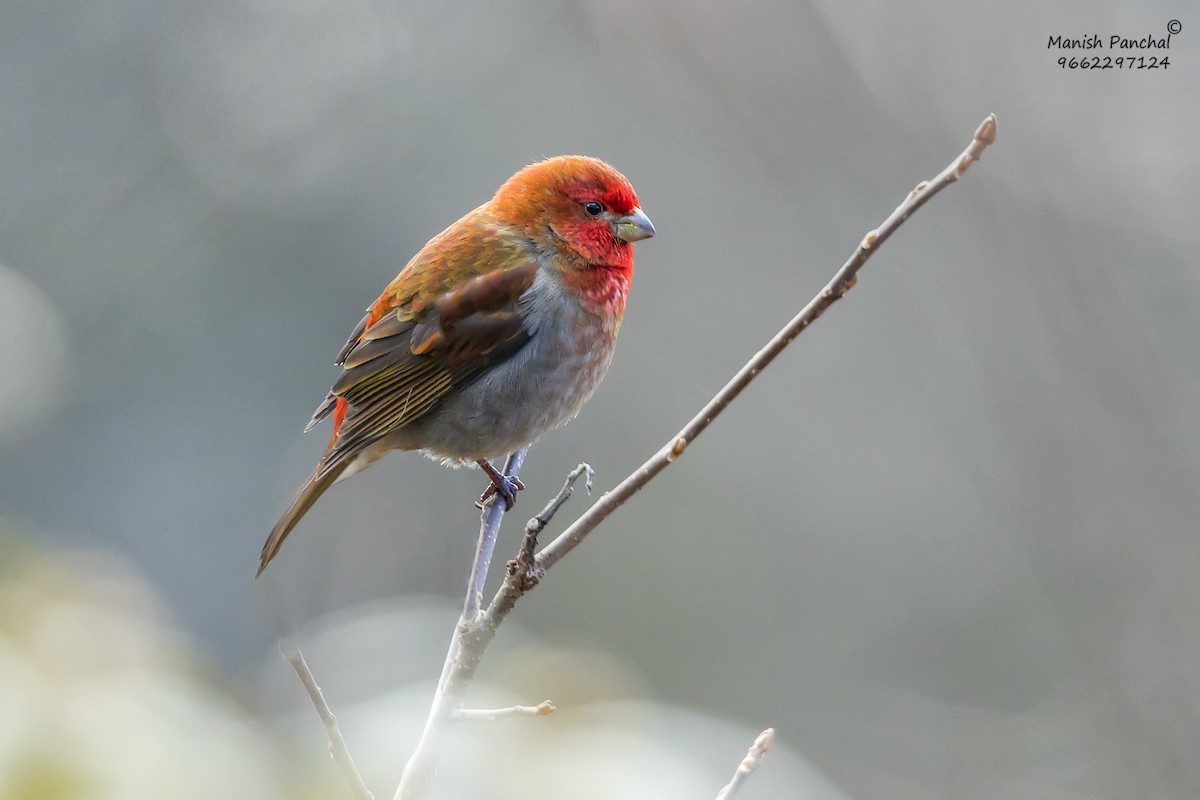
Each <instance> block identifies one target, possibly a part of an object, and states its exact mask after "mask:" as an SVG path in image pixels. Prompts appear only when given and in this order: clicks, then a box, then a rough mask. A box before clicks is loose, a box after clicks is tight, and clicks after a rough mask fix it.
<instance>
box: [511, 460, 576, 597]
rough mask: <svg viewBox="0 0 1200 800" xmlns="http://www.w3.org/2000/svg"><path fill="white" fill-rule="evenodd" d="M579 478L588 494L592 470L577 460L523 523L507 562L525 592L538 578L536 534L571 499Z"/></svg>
mask: <svg viewBox="0 0 1200 800" xmlns="http://www.w3.org/2000/svg"><path fill="white" fill-rule="evenodd" d="M581 477H583V478H584V481H583V486H584V488H585V489H587V493H588V494H589V495H590V494H591V493H592V480H593V479H594V478H595V477H596V471H595V470H594V469H592V468H591V466H590V465H589V464H587V463H581V464H580V465H579V466H577V467H576V468H575V469H573V470H571V471H570V472H568V473H567V479H566V480H565V481H564V482H563V485H562V488H561V489H559V490H558V494H556V495H554V497H553V498H551V500H550V502H549V503H547V504H546V507H545V508H543V509H542V512H541V513H540V514H538V515H537V516H536V517H534V518H533V519H531V520H529V522H526V523H525V536H524V537H523V538H522V539H521V549H520V550H518V551H517V557H516V558H514V559H513V560H512V561H509V562H508V575H509V577H510V578H516V579H518V580H520V581H522V582H523V583H524V585H525V591H529V590H530V589H532V588H533V587H534V586H535V585H536V584H537V582H538V581H539V580H541V577H542V570H541V569H540V568H539V567H538V565H537V555H536V554H537V546H538V535H539V534H540V533H541V532H542V531H543V530H545V528H546V526H547V525H549V524H550V520H552V519H554V515H555V514H557V513H558V509H560V508H562V505H563V503H565V502H567V501H568V500H570V499H571V495H572V494H574V493H575V482H576V481H578V480H579V479H580V478H581Z"/></svg>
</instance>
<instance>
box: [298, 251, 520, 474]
mask: <svg viewBox="0 0 1200 800" xmlns="http://www.w3.org/2000/svg"><path fill="white" fill-rule="evenodd" d="M537 270H538V266H537V262H536V261H526V262H525V263H523V264H521V265H520V266H516V267H514V268H512V269H511V270H506V271H505V272H504V273H503V274H500V275H497V274H495V273H489V274H487V275H483V276H479V277H477V278H475V279H473V280H471V281H468V282H466V283H465V284H463V285H462V286H460V287H458V288H457V289H455V290H453V291H451V292H448V293H446V294H444V295H442V296H441V297H439V298H438V299H437V300H436V301H434V302H432V303H429V304H427V305H426V307H425V311H424V313H423V314H421V315H420V318H419V319H416V320H412V319H410V320H404V319H403V318H402V317H401V315H399V314H389V315H387V316H385V317H383V318H382V319H381V320H380V321H379V322H377V323H375V324H373V325H370V326H368V327H367V329H366V330H365V331H364V333H363V334H362V335H361V336H360V341H359V342H358V343H357V344H356V345H355V346H354V347H352V348H350V350H349V351H348V352H347V353H346V356H345V358H344V359H343V362H342V366H343V368H344V369H345V372H343V373H342V375H341V377H340V378H338V380H337V382H336V383H335V384H334V386H333V389H332V391H331V393H330V394H331V395H332V396H333V397H335V398H339V399H342V400H344V401H345V402H346V405H347V408H346V412H345V417H344V419H343V420H342V422H341V424H340V425H339V427H338V430H337V434H336V436H335V437H334V440H333V442H332V443H331V447H330V450H329V452H328V453H326V456H325V459H324V460H323V462H322V464H323V465H325V466H326V467H332V466H333V465H336V464H339V463H342V462H344V461H346V460H347V459H350V458H352V457H353V456H354V455H356V454H358V453H359V452H361V451H362V449H363V448H365V447H367V446H368V445H370V444H372V443H374V442H376V441H378V440H379V439H382V438H383V437H385V436H387V435H388V434H389V433H391V432H392V431H395V430H398V429H399V428H402V427H404V426H405V425H408V424H410V423H412V422H413V421H415V420H418V419H420V418H421V417H423V416H424V415H425V414H427V413H429V411H430V410H432V409H433V407H434V406H435V405H437V402H438V400H440V399H441V398H442V397H443V396H444V395H445V394H446V393H448V392H450V391H452V390H454V389H456V388H460V387H462V386H465V385H467V384H469V383H470V382H471V381H473V380H475V379H476V378H478V377H479V376H480V375H481V374H482V373H483V372H484V371H486V370H487V369H488V368H489V367H491V366H494V365H495V364H498V363H500V362H501V361H503V360H505V359H507V358H510V357H511V356H512V355H513V354H514V353H516V352H517V351H518V350H520V349H521V347H523V346H524V345H525V343H526V342H528V341H529V338H530V336H531V335H532V331H531V330H529V328H528V325H527V321H526V318H525V313H524V310H523V309H522V308H521V306H520V303H519V298H520V296H521V295H522V294H523V293H524V292H525V291H526V290H527V289H528V288H529V287H530V286H531V285H532V284H533V279H534V277H536V275H537ZM379 326H383V327H382V328H381V329H380V330H378V331H377V330H376V329H377V328H379ZM334 402H335V403H336V400H335V401H334Z"/></svg>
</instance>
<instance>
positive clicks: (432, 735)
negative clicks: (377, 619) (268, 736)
mask: <svg viewBox="0 0 1200 800" xmlns="http://www.w3.org/2000/svg"><path fill="white" fill-rule="evenodd" d="M528 452H529V447H528V446H526V447H522V448H521V449H520V450H518V451H517V452H515V453H513V454H512V455H510V456H509V457H508V461H507V462H506V463H505V464H504V474H505V476H507V477H509V478H515V477H517V473H519V472H520V471H521V465H522V464H524V463H525V454H526V453H528ZM503 519H504V503H503V502H501V500H499V499H497V498H496V497H495V496H493V500H492V502H490V503H488V504H487V505H486V506H485V507H484V509H483V513H482V514H480V519H479V542H478V544H477V545H476V546H475V559H474V561H473V562H472V563H471V575H470V577H469V578H468V580H467V596H466V598H465V600H464V601H463V612H462V616H460V617H459V618H458V625H456V626H455V628H454V635H453V636H451V637H450V647H449V649H448V650H447V652H446V661H445V662H444V663H443V664H442V675H441V677H440V678H438V685H437V689H436V690H435V691H434V693H433V703H432V704H431V705H430V707H429V716H428V717H426V718H425V728H424V730H422V731H421V738H420V739H419V740H417V746H416V748H415V749H414V750H413V754H412V755H411V756H410V757H409V759H408V763H407V764H405V765H404V772H403V774H402V775H401V776H400V785H399V786H398V787H397V788H396V797H397V798H399V797H402V796H420V795H418V794H410V795H403V794H402V792H408V791H410V790H409V788H408V787H419V791H421V792H424V791H425V787H427V786H428V784H429V782H430V781H431V780H432V777H433V769H434V766H435V764H434V759H433V750H434V743H435V742H436V741H437V740H438V738H439V735H440V732H441V729H442V728H443V726H444V725H445V724H446V722H447V721H448V720H449V719H450V716H451V713H452V712H453V711H454V709H456V708H458V707H459V706H460V705H461V703H462V694H463V693H461V692H451V691H449V688H450V678H451V675H452V674H453V673H454V670H455V666H456V665H458V664H461V663H462V662H463V659H464V654H463V653H464V646H463V643H464V640H466V639H468V638H469V637H471V636H472V632H473V630H474V629H475V627H476V626H477V625H478V620H479V617H480V612H479V603H480V602H481V600H482V597H483V587H484V584H485V583H486V582H487V575H488V569H489V568H490V567H491V564H492V553H494V552H495V550H496V536H497V534H499V532H500V523H501V522H502V521H503ZM475 652H476V651H474V650H471V651H470V652H469V653H468V654H467V656H465V657H467V658H471V659H473V660H475V663H476V664H478V657H480V656H482V655H483V651H482V650H480V651H478V656H476V655H475ZM473 672H474V670H473V669H472V673H473Z"/></svg>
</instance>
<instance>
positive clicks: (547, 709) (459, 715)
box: [452, 700, 558, 722]
mask: <svg viewBox="0 0 1200 800" xmlns="http://www.w3.org/2000/svg"><path fill="white" fill-rule="evenodd" d="M557 710H558V709H557V707H556V706H555V705H554V703H552V702H550V701H549V700H543V701H542V702H540V703H538V704H537V705H536V706H508V707H507V708H459V709H455V710H454V713H453V714H452V716H453V717H454V719H456V720H462V721H476V722H492V721H494V720H498V719H504V718H506V717H544V716H547V715H548V714H553V713H554V712H555V711H557Z"/></svg>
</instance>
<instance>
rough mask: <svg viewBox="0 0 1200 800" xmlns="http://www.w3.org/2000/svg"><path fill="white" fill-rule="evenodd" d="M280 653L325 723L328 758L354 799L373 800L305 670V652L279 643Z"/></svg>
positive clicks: (315, 683) (340, 732)
mask: <svg viewBox="0 0 1200 800" xmlns="http://www.w3.org/2000/svg"><path fill="white" fill-rule="evenodd" d="M279 652H280V653H281V654H283V657H284V658H286V659H287V661H288V663H289V664H291V665H292V669H294V670H296V674H297V675H298V676H300V682H301V683H303V684H304V688H305V689H306V690H307V691H308V697H309V699H310V700H312V703H313V706H314V707H316V709H317V716H319V717H320V718H321V722H322V723H324V725H325V734H326V735H327V736H328V737H329V755H331V756H333V760H334V761H336V762H337V765H338V766H339V767H341V770H342V775H343V776H345V778H346V783H348V784H350V791H352V792H354V796H355V797H357V798H359V800H375V795H373V794H371V792H370V790H368V789H367V785H366V784H365V783H363V779H362V775H359V774H358V767H356V766H354V759H353V758H351V757H350V750H349V748H347V747H346V740H345V739H344V738H342V729H341V728H339V727H338V721H337V717H335V716H334V715H333V711H332V709H330V708H329V704H328V703H326V702H325V694H324V692H322V691H321V687H320V686H318V685H317V680H316V678H314V677H313V674H312V670H311V669H309V668H308V662H307V661H305V660H304V653H302V652H300V647H299V645H297V646H295V647H285V646H284V644H283V642H282V641H280V642H279Z"/></svg>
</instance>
